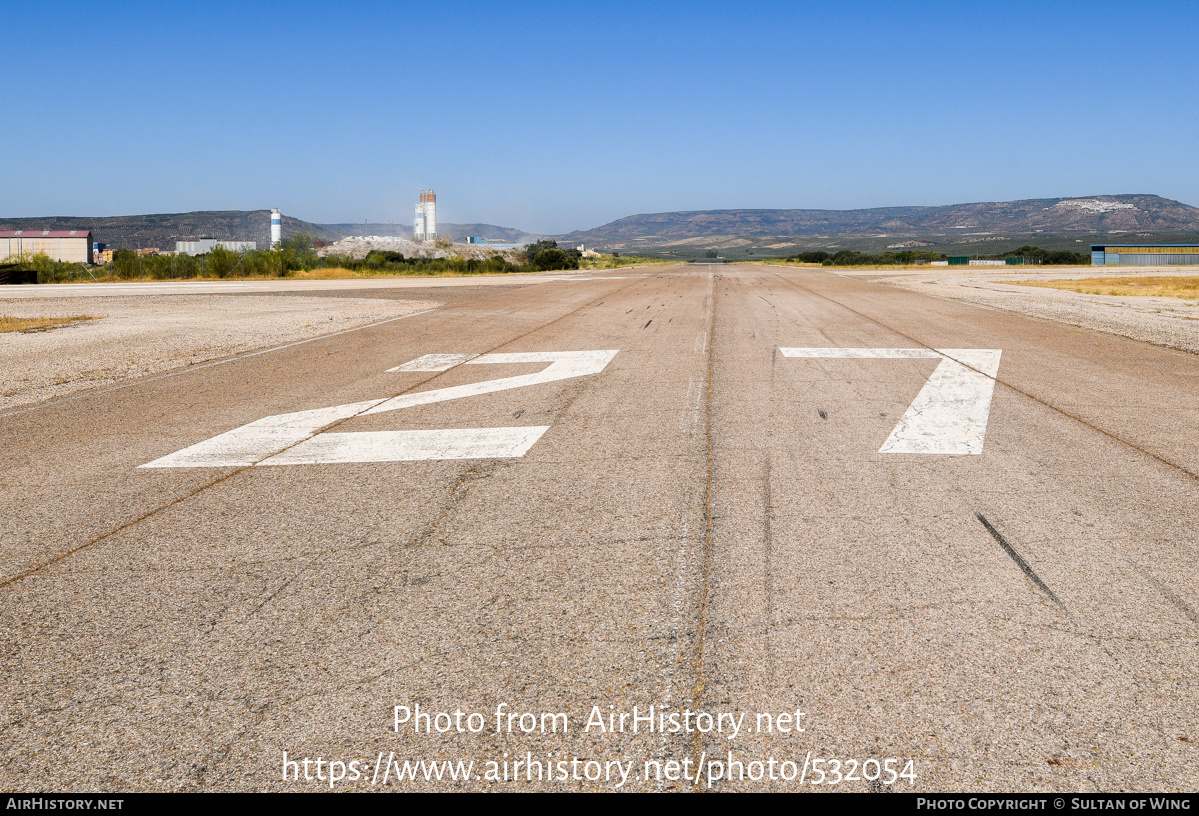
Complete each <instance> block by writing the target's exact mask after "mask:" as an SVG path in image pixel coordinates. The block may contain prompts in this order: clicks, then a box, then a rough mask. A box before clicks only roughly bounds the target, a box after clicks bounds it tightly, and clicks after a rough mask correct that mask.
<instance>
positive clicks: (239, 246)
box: [175, 238, 258, 255]
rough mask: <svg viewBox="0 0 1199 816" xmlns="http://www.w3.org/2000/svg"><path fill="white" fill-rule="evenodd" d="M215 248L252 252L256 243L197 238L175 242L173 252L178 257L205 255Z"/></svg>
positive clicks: (256, 246) (256, 245) (255, 247)
mask: <svg viewBox="0 0 1199 816" xmlns="http://www.w3.org/2000/svg"><path fill="white" fill-rule="evenodd" d="M216 247H220V248H221V249H227V250H229V251H230V252H253V251H254V250H256V249H258V243H257V242H256V241H218V240H216V239H215V238H197V239H196V240H194V241H176V242H175V252H177V253H178V254H180V255H207V254H208V253H209V252H212V250H214V249H215V248H216Z"/></svg>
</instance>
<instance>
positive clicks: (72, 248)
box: [0, 230, 93, 264]
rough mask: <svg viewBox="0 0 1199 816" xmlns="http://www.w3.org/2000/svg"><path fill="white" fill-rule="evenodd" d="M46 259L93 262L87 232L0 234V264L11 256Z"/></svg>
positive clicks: (20, 232) (22, 231) (12, 231)
mask: <svg viewBox="0 0 1199 816" xmlns="http://www.w3.org/2000/svg"><path fill="white" fill-rule="evenodd" d="M39 252H40V253H42V254H43V255H48V256H50V258H51V259H52V260H55V261H66V262H68V263H86V264H90V263H92V262H93V260H92V258H93V256H92V232H91V230H0V260H4V259H5V258H11V257H13V256H14V255H26V254H28V255H36V254H38V253H39Z"/></svg>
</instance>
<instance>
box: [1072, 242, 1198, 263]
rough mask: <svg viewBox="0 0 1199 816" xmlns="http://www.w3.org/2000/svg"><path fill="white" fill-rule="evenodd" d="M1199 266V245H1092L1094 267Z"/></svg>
mask: <svg viewBox="0 0 1199 816" xmlns="http://www.w3.org/2000/svg"><path fill="white" fill-rule="evenodd" d="M1192 264H1199V244H1122V245H1120V246H1116V245H1112V246H1107V245H1106V244H1092V245H1091V265H1092V266H1190V265H1192Z"/></svg>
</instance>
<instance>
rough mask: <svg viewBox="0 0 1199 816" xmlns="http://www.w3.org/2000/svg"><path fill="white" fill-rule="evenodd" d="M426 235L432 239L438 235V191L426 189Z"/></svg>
mask: <svg viewBox="0 0 1199 816" xmlns="http://www.w3.org/2000/svg"><path fill="white" fill-rule="evenodd" d="M424 195H425V236H426V237H427V238H428V239H429V240H432V239H434V238H436V237H437V193H435V192H433V191H432V190H425V192H424Z"/></svg>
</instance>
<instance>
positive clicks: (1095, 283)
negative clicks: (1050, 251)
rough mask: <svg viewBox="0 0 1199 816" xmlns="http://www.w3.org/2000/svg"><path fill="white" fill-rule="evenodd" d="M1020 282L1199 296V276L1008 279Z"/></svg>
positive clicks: (1091, 291)
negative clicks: (1044, 279) (1048, 279)
mask: <svg viewBox="0 0 1199 816" xmlns="http://www.w3.org/2000/svg"><path fill="white" fill-rule="evenodd" d="M996 283H1010V284H1013V285H1016V286H1039V287H1042V288H1046V289H1063V290H1065V291H1067V292H1078V293H1080V294H1084V295H1124V296H1133V297H1172V298H1184V299H1188V300H1189V299H1199V276H1195V275H1191V276H1181V275H1180V276H1177V277H1171V276H1168V275H1159V276H1154V277H1144V278H1140V277H1138V278H1131V277H1125V278H1080V279H1077V280H1050V281H1023V280H1008V281H996Z"/></svg>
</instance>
